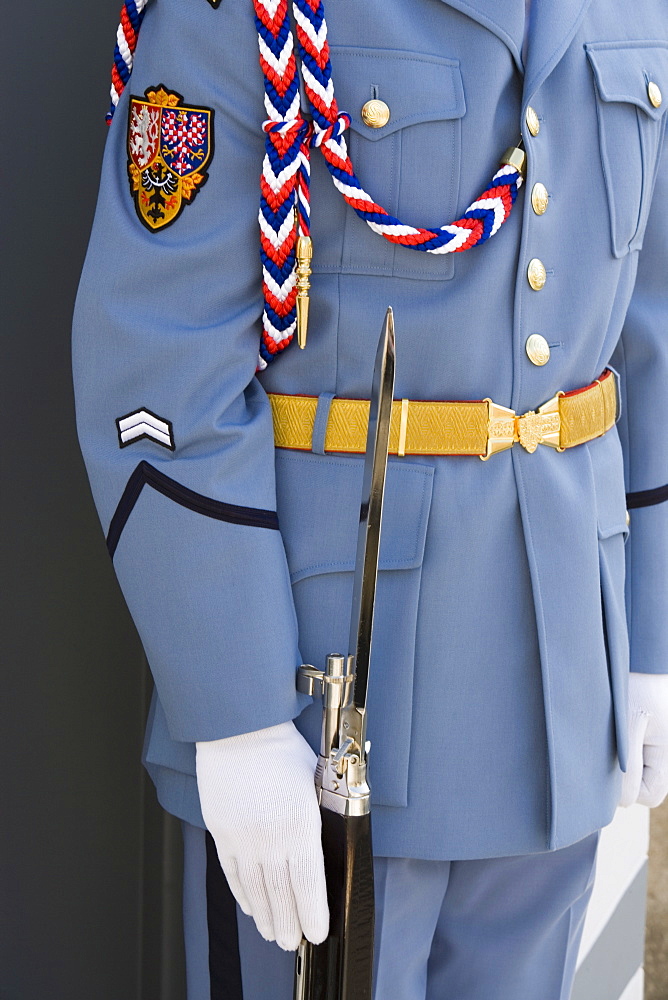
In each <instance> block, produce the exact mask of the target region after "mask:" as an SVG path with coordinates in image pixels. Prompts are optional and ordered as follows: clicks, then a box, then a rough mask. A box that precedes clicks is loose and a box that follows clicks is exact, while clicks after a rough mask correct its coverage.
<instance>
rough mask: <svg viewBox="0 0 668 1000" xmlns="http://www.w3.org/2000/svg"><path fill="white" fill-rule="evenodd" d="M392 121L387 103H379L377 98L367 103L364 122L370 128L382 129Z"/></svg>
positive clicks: (363, 109)
mask: <svg viewBox="0 0 668 1000" xmlns="http://www.w3.org/2000/svg"><path fill="white" fill-rule="evenodd" d="M389 120H390V109H389V108H388V106H387V104H386V103H385V101H378V100H376V99H375V98H374V99H373V100H372V101H367V102H366V104H365V105H364V107H363V108H362V121H363V122H364V124H365V125H368V126H369V128H382V127H383V125H387V123H388V122H389Z"/></svg>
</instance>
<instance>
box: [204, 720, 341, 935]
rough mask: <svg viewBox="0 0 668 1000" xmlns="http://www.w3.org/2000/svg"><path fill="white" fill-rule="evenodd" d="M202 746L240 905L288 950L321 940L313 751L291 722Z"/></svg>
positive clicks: (215, 819) (324, 920)
mask: <svg viewBox="0 0 668 1000" xmlns="http://www.w3.org/2000/svg"><path fill="white" fill-rule="evenodd" d="M196 746H197V785H198V788H199V794H200V800H201V804H202V814H203V816H204V822H205V823H206V826H207V828H208V830H209V831H210V833H211V836H212V837H213V839H214V841H215V843H216V848H217V851H218V857H219V859H220V864H221V867H222V869H223V871H224V872H225V876H226V878H227V881H228V882H229V885H230V889H231V890H232V893H233V894H234V896H235V898H236V900H237V902H238V904H239V906H240V907H241V909H242V910H243V911H244V913H246V914H247V915H248V916H250V917H253V919H254V920H255V923H256V925H257V929H258V931H259V932H260V934H261V935H262V937H263V938H265V939H266V940H267V941H274V940H275V941H276V943H277V944H278V945H279V946H280V947H281V948H283V949H284V950H285V951H294V950H295V949H296V948H297V947H298V946H299V942H300V941H301V937H302V934H304V936H305V937H306V938H308V940H309V941H312V942H313V943H314V944H319V943H320V942H321V941H323V940H324V939H325V938H326V937H327V932H328V930H329V910H328V907H327V890H326V886H325V866H324V861H323V856H322V844H321V840H320V810H319V808H318V800H317V797H316V792H315V785H314V783H313V776H314V773H315V765H316V759H317V758H316V756H315V754H314V753H313V751H312V750H311V748H310V747H309V745H308V743H307V742H306V740H305V739H304V738H303V737H302V736H301V735H300V734H299V733H298V732H297V730H296V729H295V727H294V725H293V723H292V722H284V723H281V725H278V726H271V727H270V728H269V729H260V730H258V731H257V732H254V733H244V734H242V735H241V736H231V737H228V738H227V739H222V740H212V741H211V742H206V743H197V744H196Z"/></svg>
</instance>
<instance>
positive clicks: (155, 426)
mask: <svg viewBox="0 0 668 1000" xmlns="http://www.w3.org/2000/svg"><path fill="white" fill-rule="evenodd" d="M116 427H117V428H118V443H119V444H120V446H121V448H126V447H127V446H128V445H129V444H134V443H135V441H141V440H142V438H149V439H150V440H151V441H155V443H156V444H161V445H162V446H163V448H169V450H170V451H174V447H175V445H174V434H173V431H172V425H171V422H170V421H169V420H163V419H162V417H159V416H158V415H157V414H156V413H151V411H150V410H145V409H141V410H135V411H134V412H133V413H126V415H125V416H124V417H118V418H117V420H116Z"/></svg>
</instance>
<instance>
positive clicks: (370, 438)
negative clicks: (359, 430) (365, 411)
mask: <svg viewBox="0 0 668 1000" xmlns="http://www.w3.org/2000/svg"><path fill="white" fill-rule="evenodd" d="M394 368H395V341H394V316H393V313H392V309H391V308H388V310H387V312H386V314H385V322H384V324H383V329H382V332H381V335H380V340H379V342H378V350H377V352H376V364H375V367H374V373H373V386H372V390H371V403H370V408H369V429H368V433H367V445H366V457H365V459H364V479H363V484H362V502H361V505H360V520H359V529H358V535H357V557H356V560H355V578H354V584H353V605H352V615H351V619H350V643H349V648H348V652H349V654H351V655H352V656H354V664H353V669H354V671H355V685H354V693H353V704H352V705H350V706H348V707H347V708H346V709H344V710H343V717H344V720H345V722H347V723H348V725H347V726H346V730H347V735H349V736H351V737H352V738H353V739H355V740H356V741H357V742H358V744H359V747H360V750H361V752H362V753H364V741H365V730H366V725H365V714H366V698H367V687H368V683H369V662H370V659H371V638H372V631H373V609H374V602H375V597H376V580H377V576H378V554H379V547H380V528H381V521H382V515H383V494H384V491H385V473H386V470H387V452H388V447H389V443H390V422H391V418H392V399H393V396H394ZM344 724H345V723H344Z"/></svg>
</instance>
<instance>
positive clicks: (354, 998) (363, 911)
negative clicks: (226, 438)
mask: <svg viewBox="0 0 668 1000" xmlns="http://www.w3.org/2000/svg"><path fill="white" fill-rule="evenodd" d="M394 363H395V355H394V318H393V315H392V309H388V310H387V313H386V315H385V323H384V325H383V330H382V333H381V336H380V341H379V343H378V351H377V353H376V363H375V367H374V375H373V388H372V392H371V403H370V410H369V429H368V433H367V447H366V457H365V460H364V479H363V484H362V502H361V506H360V519H359V530H358V535H357V557H356V561H355V577H354V585H353V604H352V615H351V621H350V642H349V652H348V655H347V656H342V655H340V654H337V653H332V654H330V655H329V656H328V657H327V663H326V667H325V670H324V671H323V670H318V669H316V668H315V667H312V666H310V665H308V664H303V665H302V666H301V667H300V668H299V673H298V679H297V687H298V689H299V690H300V691H303V692H305V693H306V694H310V695H321V696H322V700H323V713H322V714H323V718H322V737H321V744H320V755H319V758H318V766H317V769H316V774H315V782H316V789H317V792H318V798H319V801H320V815H321V818H322V845H323V853H324V858H325V875H326V879H327V898H328V902H329V910H330V928H329V936H328V937H327V939H326V940H325V941H323V943H322V944H319V945H313V944H311V943H310V942H309V941H306V940H305V939H302V942H301V945H300V946H299V950H298V952H297V960H296V966H295V992H294V997H295V1000H371V981H372V974H373V935H374V886H373V853H372V848H371V801H370V795H371V793H370V788H369V783H368V780H367V764H368V756H369V744H368V743H367V741H366V699H367V687H368V681H369V661H370V656H371V633H372V628H373V608H374V600H375V595H376V577H377V574H378V551H379V545H380V527H381V518H382V509H383V493H384V488H385V472H386V468H387V452H388V446H389V436H390V420H391V416H392V399H393V396H394Z"/></svg>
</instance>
